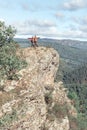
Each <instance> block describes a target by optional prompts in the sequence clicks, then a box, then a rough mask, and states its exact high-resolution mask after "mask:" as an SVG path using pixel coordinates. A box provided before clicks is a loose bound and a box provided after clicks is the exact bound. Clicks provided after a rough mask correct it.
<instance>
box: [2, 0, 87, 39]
mask: <svg viewBox="0 0 87 130" xmlns="http://www.w3.org/2000/svg"><path fill="white" fill-rule="evenodd" d="M0 20H1V21H4V22H5V24H6V25H11V26H12V27H15V28H16V30H17V33H16V36H15V37H17V38H28V37H30V36H32V35H38V36H40V37H47V38H56V39H74V40H87V0H0Z"/></svg>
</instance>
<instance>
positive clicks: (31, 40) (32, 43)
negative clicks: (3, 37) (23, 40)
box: [28, 37, 34, 47]
mask: <svg viewBox="0 0 87 130" xmlns="http://www.w3.org/2000/svg"><path fill="white" fill-rule="evenodd" d="M28 39H29V40H30V42H31V46H33V47H34V37H32V38H28Z"/></svg>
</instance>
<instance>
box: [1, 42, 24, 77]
mask: <svg viewBox="0 0 87 130" xmlns="http://www.w3.org/2000/svg"><path fill="white" fill-rule="evenodd" d="M16 50H17V44H16V43H10V44H7V45H3V46H2V47H1V48H0V70H1V71H0V77H1V78H3V77H6V78H7V79H18V78H17V77H18V76H17V75H16V72H17V71H18V70H20V69H22V68H23V67H25V66H26V65H27V64H26V62H25V61H24V60H22V59H20V58H19V57H17V56H16Z"/></svg>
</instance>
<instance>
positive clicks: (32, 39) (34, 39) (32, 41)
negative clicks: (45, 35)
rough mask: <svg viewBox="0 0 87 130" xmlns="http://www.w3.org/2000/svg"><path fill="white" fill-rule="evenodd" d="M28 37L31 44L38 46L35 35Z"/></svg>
mask: <svg viewBox="0 0 87 130" xmlns="http://www.w3.org/2000/svg"><path fill="white" fill-rule="evenodd" d="M28 39H29V40H30V41H31V46H33V47H38V45H37V40H38V37H36V35H35V36H34V37H32V38H28Z"/></svg>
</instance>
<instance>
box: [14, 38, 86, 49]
mask: <svg viewBox="0 0 87 130" xmlns="http://www.w3.org/2000/svg"><path fill="white" fill-rule="evenodd" d="M14 40H15V41H17V42H20V41H26V42H29V41H28V39H23V38H15V39H14ZM38 42H48V43H49V42H50V43H52V42H55V43H59V44H61V45H67V46H71V47H76V48H79V49H87V41H80V40H71V39H61V40H58V39H51V38H40V39H39V40H38Z"/></svg>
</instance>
